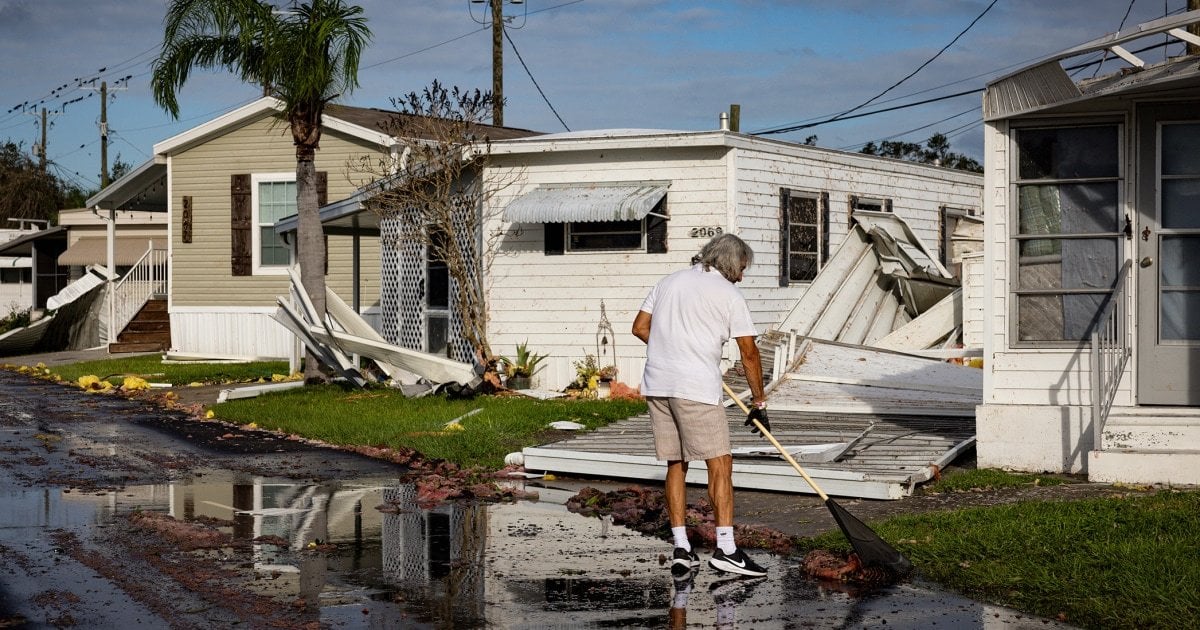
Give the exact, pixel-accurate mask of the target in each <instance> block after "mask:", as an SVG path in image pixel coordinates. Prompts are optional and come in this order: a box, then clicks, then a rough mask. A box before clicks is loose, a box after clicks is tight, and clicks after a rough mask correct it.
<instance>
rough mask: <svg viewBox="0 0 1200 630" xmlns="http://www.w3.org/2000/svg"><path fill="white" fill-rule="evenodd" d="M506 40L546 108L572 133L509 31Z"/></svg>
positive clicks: (505, 34)
mask: <svg viewBox="0 0 1200 630" xmlns="http://www.w3.org/2000/svg"><path fill="white" fill-rule="evenodd" d="M504 39H507V40H508V45H509V46H512V49H513V52H515V53H517V61H520V62H521V67H522V68H524V69H525V74H527V75H529V80H530V81H533V87H535V88H537V91H538V94H541V95H542V100H543V101H546V106H547V107H549V108H550V111H552V112H554V117H555V118H557V119H558V122H559V123H561V124H562V126H563V129H566V130H567V131H570V130H571V128H570V127H568V126H567V123H565V122H563V119H562V116H559V115H558V110H556V109H554V105H553V104H552V103H551V102H550V99H548V98H546V93H545V92H543V91H542V86H540V85H538V82H537V79H535V78H533V73H532V72H530V71H529V66H527V65H525V58H524V57H522V56H521V51H519V50H517V45H516V44H515V43H514V42H513V40H512V37H510V36H509V34H508V31H507V30H505V31H504Z"/></svg>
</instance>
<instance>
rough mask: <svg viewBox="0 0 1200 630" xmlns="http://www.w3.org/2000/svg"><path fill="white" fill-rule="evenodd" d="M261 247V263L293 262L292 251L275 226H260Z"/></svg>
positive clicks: (259, 260) (284, 263) (281, 263)
mask: <svg viewBox="0 0 1200 630" xmlns="http://www.w3.org/2000/svg"><path fill="white" fill-rule="evenodd" d="M259 238H260V239H261V240H260V243H261V247H260V249H259V259H258V262H259V264H260V265H264V266H268V265H287V264H289V263H290V262H291V252H290V250H289V249H288V246H287V245H286V244H284V242H283V239H282V238H280V236H279V235H278V234H276V233H275V229H274V228H269V227H263V228H259Z"/></svg>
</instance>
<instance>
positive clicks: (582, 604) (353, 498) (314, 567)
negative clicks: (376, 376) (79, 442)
mask: <svg viewBox="0 0 1200 630" xmlns="http://www.w3.org/2000/svg"><path fill="white" fill-rule="evenodd" d="M218 474H219V473H218ZM213 476H216V475H213ZM213 476H209V477H204V478H202V479H198V480H193V481H191V482H186V483H175V484H169V485H155V486H133V487H128V488H125V489H123V490H121V491H119V492H101V493H91V494H87V493H79V492H63V491H59V490H57V489H50V490H0V504H2V505H4V506H11V507H10V508H9V509H4V510H0V542H5V541H13V540H17V539H19V538H21V537H26V538H29V537H32V536H36V535H38V533H39V532H43V531H44V530H46V529H54V528H65V529H70V530H74V531H76V532H77V533H80V534H81V535H85V534H84V533H83V532H85V530H88V529H89V528H91V527H95V526H103V525H105V524H108V523H110V522H112V521H113V520H114V518H116V517H124V516H125V515H127V514H129V513H131V512H133V511H134V510H143V511H155V512H162V513H166V514H169V515H171V516H173V517H175V518H176V519H179V520H183V521H193V522H201V523H206V524H209V525H213V526H216V527H218V528H219V529H220V530H221V531H222V532H224V533H227V534H231V535H232V536H234V538H235V539H238V540H240V541H251V540H254V541H260V542H256V543H255V544H252V545H248V546H246V547H245V549H246V550H243V549H242V548H235V549H232V550H224V549H223V550H221V551H219V552H213V551H208V552H196V553H205V554H206V555H207V557H210V558H211V557H216V558H220V559H221V560H222V561H223V562H224V563H225V564H226V566H228V567H229V568H231V569H237V570H238V571H239V573H240V576H241V577H240V579H239V580H238V583H239V584H244V585H245V586H244V588H246V589H247V590H249V591H252V592H254V593H257V594H260V595H265V596H268V597H272V598H275V599H277V600H278V601H279V602H281V604H292V603H294V602H296V601H297V600H300V599H303V600H304V601H305V602H306V603H307V605H308V606H313V605H314V604H315V605H319V606H320V610H321V613H320V615H321V621H322V623H323V624H325V625H329V626H333V627H381V628H382V627H429V628H442V627H453V628H474V627H501V628H544V627H597V628H598V627H613V626H622V627H665V626H667V625H668V623H672V624H674V623H678V622H681V621H682V622H686V623H687V624H692V625H703V626H713V625H718V626H725V627H734V625H742V626H745V627H751V626H776V625H785V624H796V623H799V624H801V625H812V626H817V627H824V626H830V625H834V626H842V627H858V626H863V625H868V626H873V625H880V624H882V623H887V624H888V626H889V627H900V628H906V627H912V628H917V627H927V626H928V625H930V624H931V623H937V624H938V625H941V626H943V627H968V628H991V627H996V628H1001V627H1004V628H1011V627H1022V626H1027V627H1031V628H1032V627H1038V628H1045V627H1054V626H1055V625H1056V624H1053V623H1046V622H1044V621H1043V620H1040V619H1030V618H1022V617H1021V616H1019V615H1016V614H1014V613H1012V612H1011V611H1007V610H1005V609H998V608H993V607H989V606H985V605H982V604H979V603H977V602H973V601H970V600H966V599H962V598H958V597H956V596H953V595H947V594H945V593H941V592H938V591H935V590H931V589H929V588H926V587H924V586H920V585H914V584H902V585H899V586H896V587H892V588H890V589H886V590H884V591H878V592H875V593H872V594H867V595H865V596H860V597H851V596H849V595H847V594H846V593H840V592H836V591H825V590H823V589H822V588H821V587H820V586H818V585H816V584H814V583H813V582H810V581H807V580H805V579H803V577H802V576H800V574H799V571H798V569H797V568H796V562H795V561H788V560H783V559H779V558H775V557H771V556H768V555H767V554H765V553H760V554H757V555H756V558H759V559H760V560H761V562H762V564H763V565H764V566H766V567H767V568H768V569H769V570H770V571H771V576H770V577H769V578H768V579H766V580H757V581H753V582H737V581H730V580H722V579H721V578H720V576H718V575H716V574H715V573H714V572H713V571H711V570H709V569H707V568H706V567H702V568H701V570H700V571H699V572H698V573H697V574H696V576H695V577H694V579H692V580H690V581H686V582H684V583H681V584H676V583H675V582H674V581H673V580H672V579H671V576H670V573H669V572H668V571H667V570H666V567H665V566H664V564H663V563H664V561H665V556H664V555H663V554H664V551H665V550H667V546H666V543H664V542H663V541H660V540H657V539H652V538H648V537H646V536H643V535H641V534H638V533H636V532H633V531H631V530H627V529H625V528H622V527H609V526H608V524H607V523H605V522H604V521H602V520H600V519H594V518H584V517H581V516H578V515H575V514H572V513H570V512H568V511H567V510H566V508H565V507H563V506H562V505H561V503H562V502H563V501H565V499H566V498H567V497H568V496H570V494H571V493H569V492H567V491H559V490H553V489H545V488H542V489H537V488H531V489H532V490H537V491H538V492H540V494H541V495H542V499H543V500H542V501H540V502H521V503H516V504H496V505H484V506H473V505H458V504H446V505H442V506H438V507H436V508H434V509H430V510H426V509H421V508H420V507H419V506H418V505H416V502H415V498H416V492H415V489H414V488H413V487H412V486H410V485H403V484H401V485H397V484H396V483H395V481H394V480H375V481H371V480H358V481H355V482H330V483H318V484H299V483H295V482H291V481H280V480H273V479H265V478H254V479H245V480H239V481H235V482H230V483H221V482H214V481H209V479H211V478H212V477H213ZM380 507H383V508H384V509H383V510H380V509H377V508H380ZM680 602H686V608H682V607H680V608H676V609H674V610H672V604H673V603H675V604H680Z"/></svg>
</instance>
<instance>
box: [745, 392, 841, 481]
mask: <svg viewBox="0 0 1200 630" xmlns="http://www.w3.org/2000/svg"><path fill="white" fill-rule="evenodd" d="M721 387H723V388H724V389H725V393H726V394H728V395H729V397H730V398H732V399H733V402H735V403H737V406H738V407H741V409H742V411H743V412H745V414H746V415H750V409H749V408H748V407H746V403H744V402H742V399H741V398H738V395H737V394H735V393H733V390H732V389H730V388H729V385H728V384H727V383H724V382H722V383H721ZM750 421H751V422H753V423H754V426H755V427H756V428H757V429H758V430H759V432H761V433H762V435H763V437H765V438H767V440H769V441H770V442H771V444H772V445H774V446H775V448H776V449H777V450H778V451H779V454H780V455H783V458H784V459H786V460H787V463H789V464H791V465H792V468H795V469H796V472H798V473H800V476H801V477H804V480H805V481H807V482H808V485H810V486H812V489H813V490H814V491H816V493H817V496H819V497H821V500H822V501H828V500H829V495H827V494H825V493H824V492H823V491H822V490H821V487H820V486H818V485H817V482H815V481H813V479H812V477H809V476H808V473H806V472H804V469H803V468H801V467H800V464H797V463H796V460H795V459H793V458H792V455H791V453H788V452H787V451H786V450H784V448H783V445H782V444H780V443H779V440H776V439H775V436H774V435H771V432H770V431H768V430H767V428H766V427H764V426H763V425H762V423H761V422H759V421H758V420H750Z"/></svg>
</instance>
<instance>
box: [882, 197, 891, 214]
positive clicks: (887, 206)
mask: <svg viewBox="0 0 1200 630" xmlns="http://www.w3.org/2000/svg"><path fill="white" fill-rule="evenodd" d="M883 211H884V212H891V211H892V200H891V199H884V200H883Z"/></svg>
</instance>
